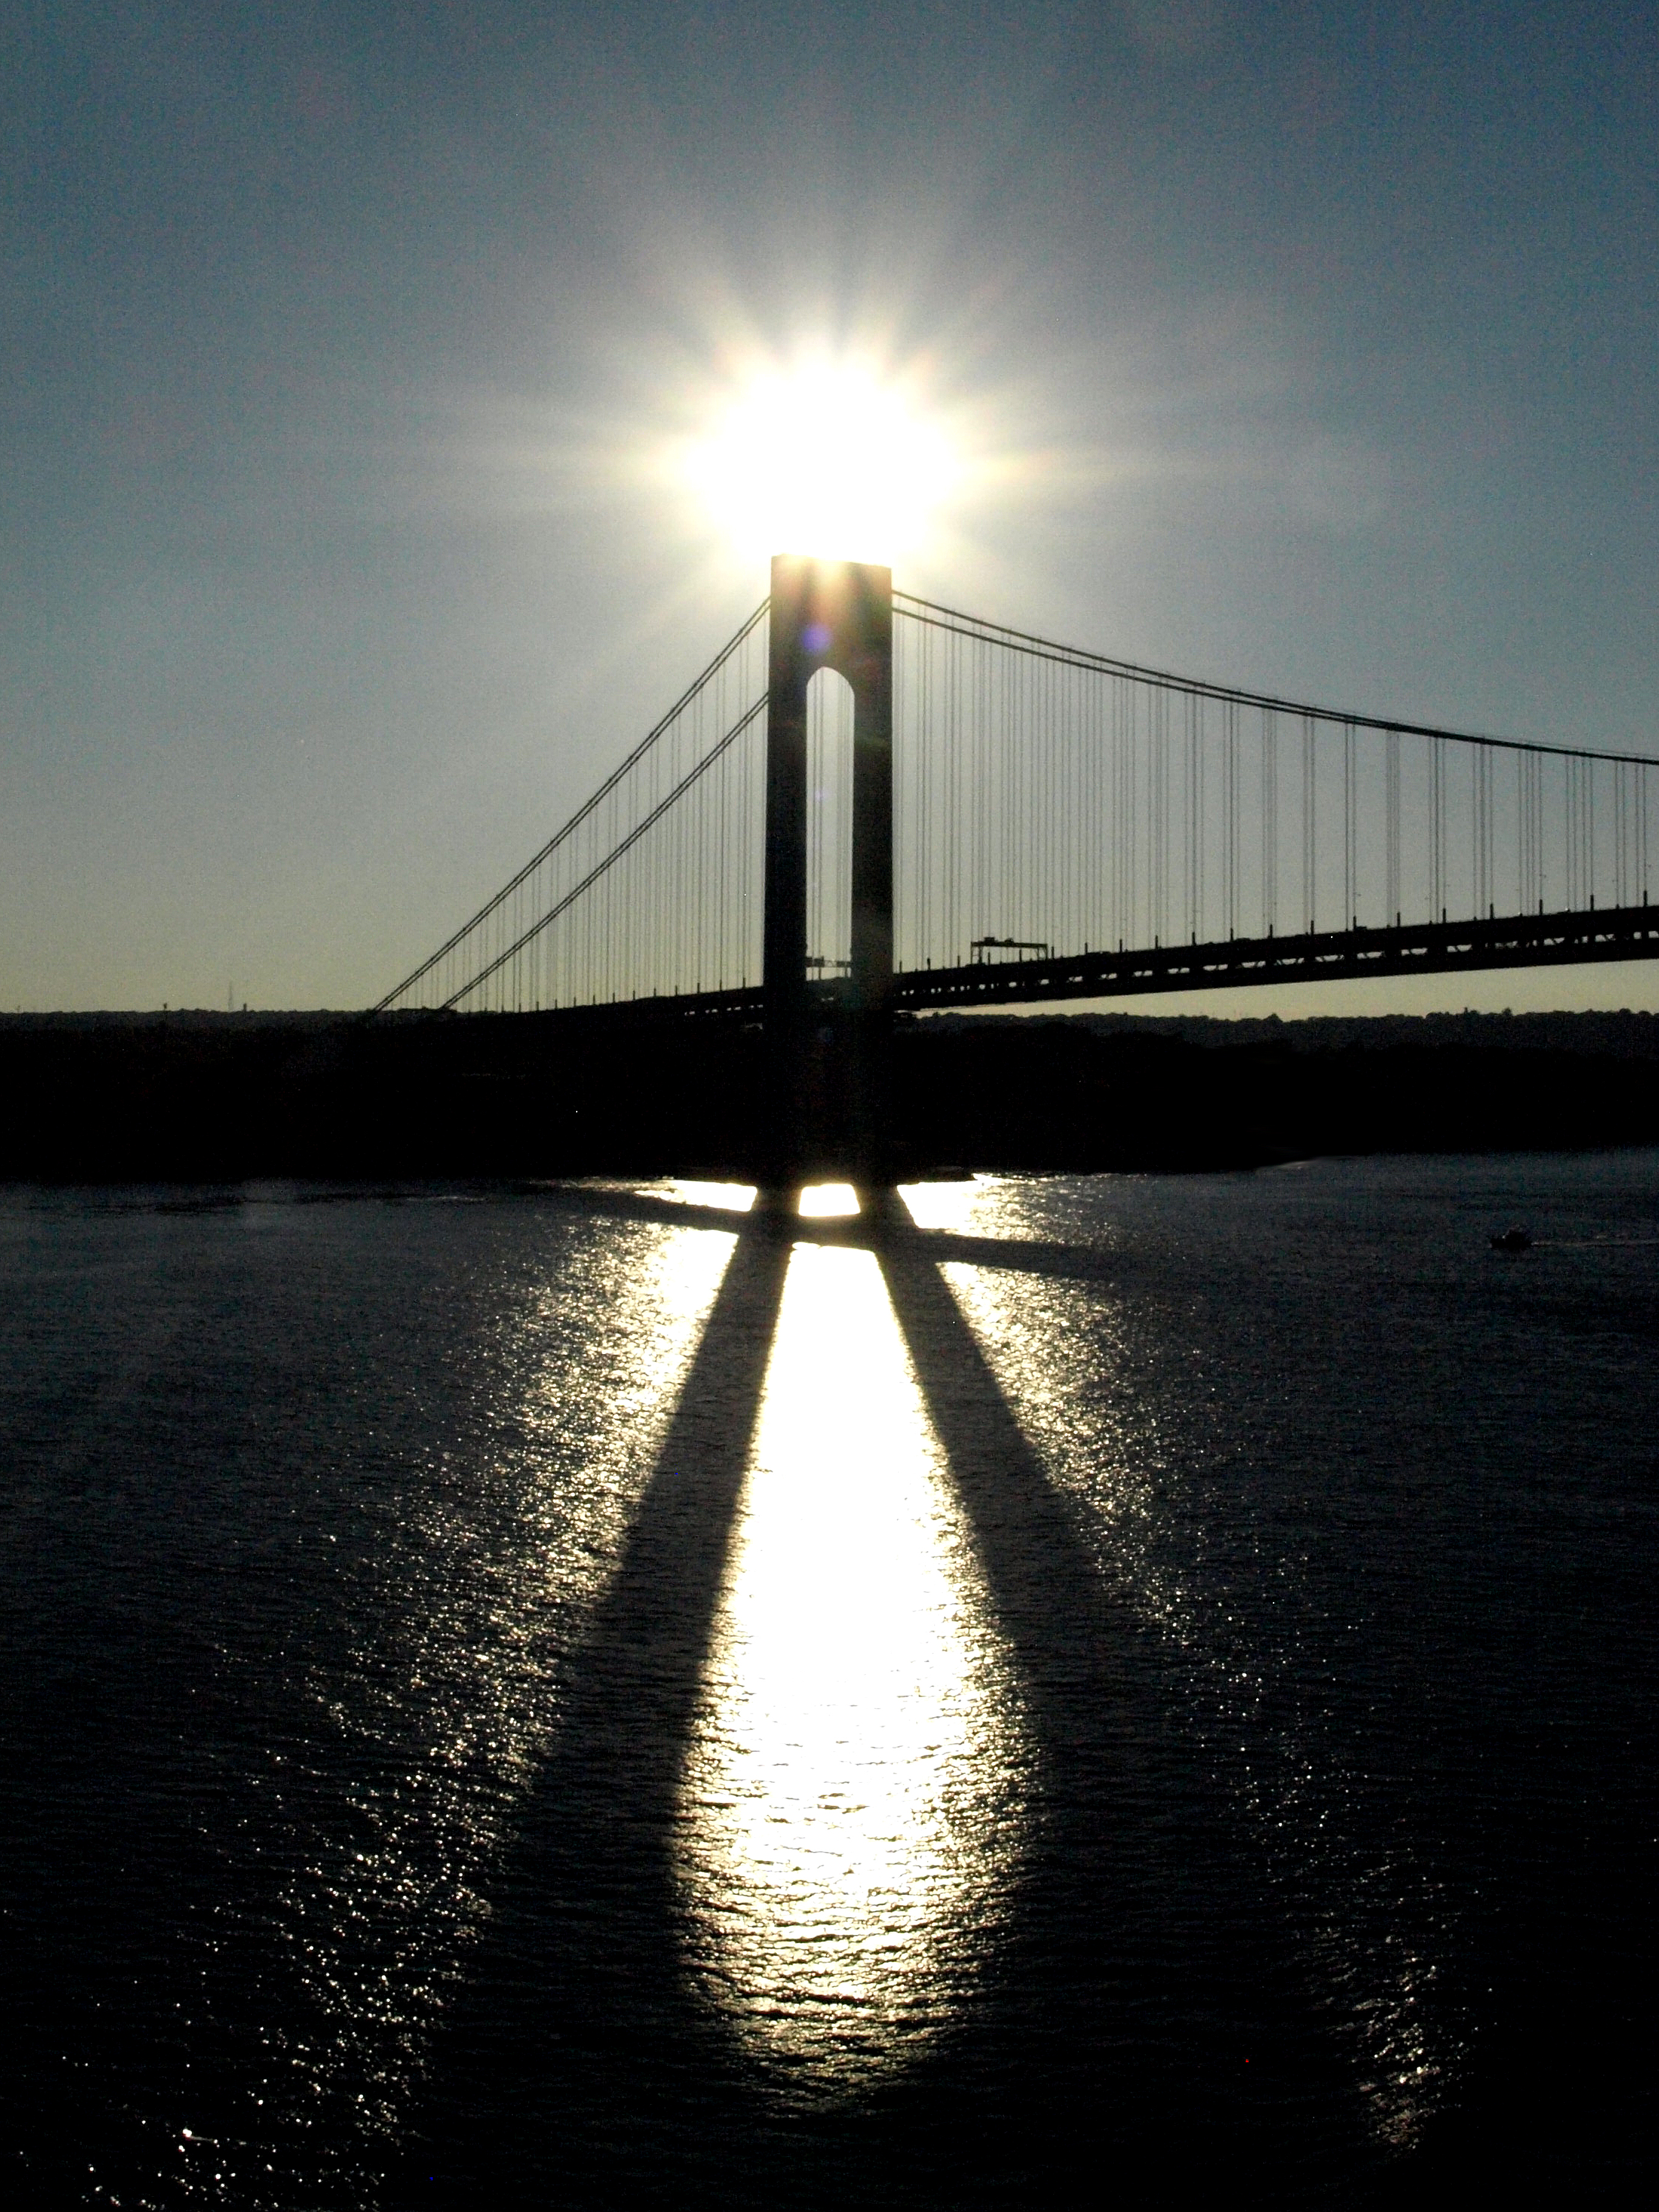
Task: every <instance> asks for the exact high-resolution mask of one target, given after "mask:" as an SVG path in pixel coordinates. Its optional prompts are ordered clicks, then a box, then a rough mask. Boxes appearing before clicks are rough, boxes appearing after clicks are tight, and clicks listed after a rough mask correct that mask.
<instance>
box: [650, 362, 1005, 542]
mask: <svg viewBox="0 0 1659 2212" xmlns="http://www.w3.org/2000/svg"><path fill="white" fill-rule="evenodd" d="M684 473H685V477H686V481H687V483H688V486H689V488H690V489H691V490H692V491H693V492H694V493H695V495H696V497H697V499H698V501H699V502H700V504H701V506H702V510H703V512H704V513H705V514H706V515H707V516H708V518H709V520H711V521H712V522H713V523H714V526H715V527H716V528H717V529H718V530H719V531H720V533H721V534H722V536H724V537H725V538H727V539H728V540H729V542H730V544H731V546H732V550H733V552H735V553H736V554H737V555H738V557H739V558H740V559H742V560H744V561H745V562H750V561H760V560H763V559H765V558H766V557H767V556H769V555H770V554H773V553H808V554H815V555H817V556H819V557H820V558H822V559H827V560H842V561H878V562H886V563H889V564H891V563H892V562H895V561H898V560H902V559H904V558H905V557H907V556H914V555H915V554H916V553H917V552H918V551H920V550H921V549H922V548H923V547H924V546H925V545H926V544H927V540H928V538H929V536H930V534H931V532H933V530H934V529H935V527H936V526H937V523H938V520H939V514H940V512H941V510H942V509H943V507H945V504H946V503H947V502H948V501H949V500H950V498H951V495H952V493H953V492H954V491H955V490H956V489H957V484H958V483H959V480H960V478H961V477H962V474H963V465H962V460H961V458H960V456H959V455H958V453H957V451H956V449H955V447H954V445H953V443H952V441H951V437H950V435H949V433H948V432H947V430H946V429H945V427H944V425H943V423H942V422H939V420H938V419H937V418H936V417H930V416H928V415H927V413H925V412H924V411H923V410H921V407H920V406H919V405H918V404H916V401H915V398H913V396H912V395H911V393H910V392H908V391H907V390H906V389H905V387H904V386H903V385H902V383H900V382H898V381H893V380H884V379H883V378H882V377H881V376H880V375H879V374H878V373H877V371H876V370H875V369H874V368H870V367H867V366H865V365H863V364H861V363H859V362H845V361H836V360H830V359H820V360H813V361H807V362H798V363H795V364H793V365H791V366H787V367H767V368H760V369H757V370H755V371H754V372H752V373H751V374H750V375H748V376H747V377H746V378H745V379H744V380H743V382H742V383H741V384H740V385H739V386H738V388H737V389H736V390H734V391H732V390H728V392H726V395H725V396H724V398H722V399H721V400H720V402H719V403H718V404H717V405H716V408H715V410H714V416H713V420H712V421H711V422H710V424H709V426H708V429H707V431H706V432H705V433H704V434H703V435H701V436H699V437H697V438H695V439H693V440H691V441H690V442H689V443H688V445H687V447H686V448H685V453H684Z"/></svg>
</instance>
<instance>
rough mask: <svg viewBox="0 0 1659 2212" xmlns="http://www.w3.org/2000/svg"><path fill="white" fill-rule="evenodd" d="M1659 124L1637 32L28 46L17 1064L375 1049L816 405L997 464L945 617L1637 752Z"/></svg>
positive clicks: (1207, 24)
mask: <svg viewBox="0 0 1659 2212" xmlns="http://www.w3.org/2000/svg"><path fill="white" fill-rule="evenodd" d="M1656 91H1659V16H1656V10H1655V9H1654V8H1653V7H1651V6H1635V5H1627V4H1622V3H1621V0H1601V4H1598V5H1595V6H1589V5H1584V6H1575V5H1567V4H1559V5H1548V4H1544V5H1540V4H1538V0H1532V4H1529V5H1518V4H1507V0H1488V3H1487V4H1484V5H1478V6H1477V5H1460V4H1456V0H1441V3H1440V4H1437V5H1432V6H1414V5H1394V6H1386V5H1372V6H1362V5H1340V4H1328V5H1323V6H1313V5H1297V4H1294V0H1289V4H1282V5H1278V6H1274V7H1273V8H1262V7H1249V8H1247V7H1244V6H1242V5H1235V4H1231V0H1097V4H1094V5H1089V6H1083V5H1068V4H1059V0H1056V4H1053V5H1043V4H1029V0H1028V4H1024V5H1021V4H1018V0H1016V4H1003V5H1000V6H995V7H993V6H988V5H975V4H956V0H890V4H885V5H884V6H882V7H880V8H874V7H867V6H855V5H850V4H841V5H837V4H820V5H817V6H812V7H805V6H796V5H787V4H782V3H781V0H777V4H764V0H752V3H751V4H748V5H742V6H739V5H726V4H720V0H690V3H689V4H681V5H677V6H665V5H658V6H633V5H629V4H626V0H623V4H612V5H610V6H607V7H606V8H605V9H603V10H599V9H584V8H566V7H560V6H557V5H550V6H543V7H536V8H531V7H520V6H511V5H506V4H501V5H489V4H477V5H473V4H468V0H454V4H452V5H435V4H426V5H422V4H419V0H410V4H403V5H398V6H396V7H393V6H391V5H377V4H374V0H356V4H353V5H351V6H349V7H342V6H337V7H332V8H325V7H321V6H301V5H294V6H288V5H283V4H280V0H279V4H274V5H264V6H259V7H253V6H243V5H239V4H237V0H213V4H211V5H202V6H196V5H189V4H176V5H149V6H146V5H142V4H136V0H133V3H132V4H125V5H109V6H99V5H93V4H82V5H69V6H62V5H52V4H50V0H15V3H14V5H13V6H12V7H11V8H9V9H7V10H5V11H4V15H3V22H0V112H3V118H4V130H3V157H0V158H3V163H4V168H3V188H0V189H3V197H0V222H3V234H0V501H3V517H4V529H3V553H0V777H3V807H0V1004H3V1005H5V1006H25V1007H53V1006H159V1005H161V1003H162V1002H164V1001H166V1002H169V1003H171V1004H173V1005H174V1006H177V1005H180V1004H185V1005H221V1006H222V1005H223V1004H224V1003H225V1002H226V998H227V993H228V991H232V990H234V997H235V999H236V1000H237V1001H238V1002H239V1003H240V1001H242V1000H247V1001H249V1002H250V1003H252V1004H254V1005H261V1006H319V1005H334V1006H351V1005H359V1004H362V1003H364V1002H365V1001H367V1000H371V999H373V998H374V997H377V996H378V995H379V994H380V993H381V991H383V990H384V989H386V987H389V986H390V985H391V984H392V982H394V981H397V980H398V977H399V976H400V975H402V974H403V973H404V971H405V970H406V969H409V968H410V967H411V966H413V965H414V963H415V962H416V959H417V958H419V957H421V955H422V954H423V953H424V952H425V951H428V950H429V949H431V947H432V945H434V944H435V942H436V940H437V939H440V938H441V937H442V936H444V935H446V934H447V932H448V930H449V928H450V927H452V926H453V924H454V923H455V922H456V921H459V920H460V919H462V918H464V916H465V914H467V913H468V912H470V911H471V908H473V907H474V906H475V905H477V903H478V902H480V901H481V900H482V898H483V896H486V895H487V894H488V893H489V891H490V890H493V889H494V888H495V885H496V884H498V883H499V882H500V881H501V880H502V879H503V878H505V877H506V876H507V874H508V873H510V872H512V870H513V868H514V867H515V866H517V865H518V863H519V862H520V860H522V859H524V858H525V857H526V856H527V854H528V853H529V851H530V850H531V849H532V848H534V846H535V845H536V844H538V842H540V841H541V839H542V838H543V836H545V835H546V834H547V833H548V832H549V831H550V829H552V828H554V827H556V824H557V823H558V822H559V821H560V820H561V819H562V818H563V817H564V815H565V814H566V813H568V811H569V810H570V808H571V807H572V806H573V805H575V804H576V803H577V802H578V801H579V800H580V799H581V798H582V797H584V796H585V795H586V792H587V790H588V789H589V788H590V787H591V786H592V784H593V783H594V782H595V781H597V780H598V778H599V776H600V775H602V774H603V773H604V772H605V770H606V769H608V768H609V767H610V766H611V764H612V763H614V762H615V761H616V760H617V758H618V757H620V756H621V754H622V753H623V751H624V750H626V749H627V748H628V747H629V745H630V744H632V743H633V742H634V741H635V739H636V738H638V737H639V736H640V735H641V733H642V732H643V731H644V729H645V728H646V727H647V726H648V725H649V724H650V723H651V722H652V721H653V720H655V718H656V716H657V714H658V713H659V712H660V711H661V709H662V708H664V707H665V706H666V704H667V703H668V702H669V701H670V700H671V698H672V697H673V696H676V695H677V693H678V691H679V690H681V689H682V688H683V686H684V683H685V682H686V680H687V679H688V678H689V677H690V675H691V674H692V673H694V672H695V671H696V668H697V667H698V666H700V665H702V662H703V661H704V660H706V659H708V656H709V654H710V653H712V651H713V650H714V647H715V646H716V645H717V644H718V643H719V642H720V639H721V638H722V637H723V636H724V635H726V634H727V633H729V631H730V630H731V629H732V628H734V627H735V625H736V623H737V622H738V620H739V619H740V618H741V617H742V616H743V615H744V614H745V613H746V612H747V611H748V610H749V608H750V606H752V605H754V604H755V602H756V601H757V600H758V599H759V598H760V597H761V596H762V594H763V591H764V589H765V575H764V572H763V568H761V567H760V566H758V565H756V564H753V563H752V562H742V561H739V560H738V558H737V557H736V556H735V555H734V554H733V553H732V550H731V549H730V548H729V547H728V546H726V544H724V543H723V542H722V541H721V539H720V537H719V535H718V533H717V532H714V530H712V529H711V527H710V526H708V522H707V520H706V519H705V518H703V517H702V516H701V515H700V514H699V513H697V512H696V509H695V505H694V503H693V502H691V501H689V500H688V498H687V496H686V495H685V493H684V489H683V488H682V487H681V486H680V485H679V484H678V482H677V480H676V479H675V478H674V477H673V475H672V472H671V471H670V470H669V469H668V467H667V466H666V465H665V460H664V454H665V450H666V449H667V447H668V446H669V444H670V443H671V441H672V440H673V439H675V438H676V437H678V436H681V435H684V434H685V433H687V432H688V431H690V430H694V429H695V428H696V425H697V423H698V422H699V421H700V419H703V418H705V417H707V416H708V412H709V410H710V409H711V408H712V406H713V405H714V403H715V401H716V399H717V398H718V396H719V394H720V392H721V391H722V390H723V389H724V388H725V386H726V384H727V383H728V382H729V380H730V378H731V376H732V374H733V372H734V364H738V363H740V362H743V361H744V360H748V359H751V358H753V357H756V356H760V355H766V354H771V355H774V356H787V355H788V354H789V353H790V352H791V351H792V350H798V349H802V348H811V347H818V348H827V349H829V350H832V351H834V350H836V349H842V350H850V351H855V352H858V353H860V355H862V356H866V357H870V358H874V359H877V360H878V361H879V362H881V363H882V364H884V366H886V367H888V368H891V369H892V370H893V371H894V372H895V373H902V374H903V375H904V376H905V377H906V378H907V379H908V380H909V382H910V384H911V386H913V387H914V388H915V389H916V390H918V391H921V392H925V393H926V394H927V395H928V397H929V399H930V403H931V404H933V405H934V406H936V407H937V408H938V409H939V410H940V412H941V414H942V416H944V417H945V419H946V420H948V421H949V422H951V423H952V424H953V425H954V426H956V427H957V429H958V431H959V433H960V435H962V436H963V437H964V438H965V439H967V440H968V441H969V442H970V443H971V444H972V446H973V448H974V450H975V453H977V454H978V455H979V457H980V458H981V461H982V462H983V463H984V464H985V466H984V468H983V469H982V471H981V478H980V479H979V480H978V481H979V488H978V489H976V490H975V492H974V494H973V495H972V496H971V497H969V498H966V499H964V501H963V502H962V503H961V504H960V507H959V510H958V511H957V512H955V513H953V514H952V515H951V527H950V528H949V529H948V530H947V531H945V532H941V533H940V535H939V538H938V540H937V542H935V543H934V544H932V545H930V546H929V547H928V548H927V550H926V551H924V552H921V553H920V554H919V555H918V556H917V557H916V559H915V561H914V562H910V563H908V564H907V566H906V567H905V568H904V569H903V570H902V572H901V575H900V580H901V581H902V582H903V583H905V584H907V585H908V586H910V587H911V588H912V589H915V590H918V591H921V592H925V593H927V594H928V595H930V596H933V597H936V598H939V599H945V600H947V601H949V602H951V603H952V604H956V605H966V606H968V607H970V608H972V609H973V610H975V611H977V612H981V613H983V614H986V615H987V616H990V617H995V618H998V619H1000V620H1004V621H1007V622H1011V623H1017V624H1019V625H1021V626H1023V627H1027V628H1031V629H1040V630H1043V631H1045V632H1047V633H1048V634H1050V635H1059V636H1061V637H1066V638H1069V639H1072V640H1074V641H1079V642H1081V643H1086V644H1089V645H1092V646H1096V647H1099V648H1100V649H1102V650H1103V651H1106V652H1109V653H1118V654H1122V655H1125V656H1127V657H1130V658H1133V659H1139V660H1143V661H1146V662H1150V663H1152V664H1154V665H1163V666H1168V667H1175V668H1177V669H1182V670H1185V671H1191V672H1194V673H1199V674H1204V675H1208V676H1213V677H1218V678H1223V679H1225V680H1229V681H1231V682H1234V683H1238V684H1248V685H1252V686H1259V687H1261V688H1262V689H1264V690H1270V691H1273V692H1275V693H1278V694H1280V695H1288V696H1308V697H1313V698H1316V699H1319V700H1322V701H1326V702H1332V703H1334V704H1338V705H1341V706H1345V707H1351V708H1356V709H1360V710H1368V711H1373V712H1383V713H1388V714H1396V715H1399V716H1401V717H1404V718H1408V719H1412V720H1431V721H1435V722H1438V723H1442V724H1445V725H1449V726H1456V727H1463V728H1472V729H1480V730H1486V731H1496V732H1506V733H1510V734H1513V735H1516V736H1523V737H1536V738H1560V739H1565V740H1571V741H1573V742H1577V743H1582V744H1591V745H1606V746H1610V747H1616V748H1621V749H1631V750H1641V751H1654V752H1656V753H1659V622H1656V605H1659V591H1656V586H1659V534H1656V521H1659V495H1656V471H1655V460H1656V445H1659V427H1656V426H1659V415H1656V404H1655V403H1656V398H1659V342H1656V340H1659V331H1656V304H1659V301H1656V293H1659V220H1656V216H1659V103H1656ZM1656 968H1659V963H1656ZM1425 988H1426V987H1422V986H1419V987H1418V989H1419V997H1418V998H1417V999H1416V1000H1412V1001H1411V1002H1410V1003H1413V1004H1428V1003H1447V1004H1451V1005H1456V1006H1461V1005H1463V1004H1466V1003H1467V1004H1479V1005H1510V1004H1514V1005H1517V1006H1519V1005H1522V1004H1525V1005H1545V1006H1553V1005H1568V1004H1590V1003H1595V1004H1608V1003H1611V1004H1613V1005H1659V973H1655V972H1653V971H1650V970H1649V969H1645V968H1637V969H1608V970H1606V971H1582V972H1581V973H1579V974H1577V975H1556V976H1546V977H1543V978H1540V979H1527V978H1522V977H1505V976H1499V977H1496V978H1493V979H1492V982H1491V985H1490V987H1488V986H1487V985H1486V984H1476V983H1472V982H1470V981H1467V980H1465V979H1461V978H1459V979H1452V980H1451V981H1449V982H1447V983H1445V984H1443V985H1441V986H1439V987H1437V988H1436V989H1435V990H1433V991H1431V992H1430V993H1429V995H1428V996H1427V997H1426V998H1425V997H1423V996H1421V995H1420V994H1421V993H1422V992H1423V990H1424V989H1425ZM1277 995H1279V998H1280V1000H1281V1006H1280V1011H1281V1012H1285V1013H1291V1012H1300V1011H1307V1012H1313V1011H1317V1010H1322V1009H1325V1008H1327V1007H1328V1006H1339V1005H1340V1006H1342V1007H1343V1008H1344V1009H1354V1010H1358V1008H1359V1007H1360V1006H1362V1004H1375V1005H1377V1006H1383V1005H1397V1004H1401V1003H1406V1001H1403V1000H1401V999H1400V998H1399V997H1398V996H1395V997H1392V998H1390V997H1386V996H1385V995H1384V994H1383V993H1381V992H1380V991H1377V992H1373V993H1372V994H1370V998H1369V999H1366V1000H1363V1001H1362V1000H1360V999H1358V998H1357V997H1355V996H1354V995H1352V994H1350V995H1348V996H1346V997H1342V996H1340V995H1339V994H1334V993H1326V994H1322V995H1319V996H1316V995H1315V994H1313V993H1312V992H1304V993H1300V994H1297V993H1285V994H1277ZM1265 1001H1266V994H1252V995H1251V998H1250V1000H1249V1011H1250V1012H1261V1011H1265ZM1189 1003H1190V1004H1191V1005H1192V1006H1194V1008H1196V1006H1197V1005H1198V1002H1197V1001H1192V1002H1189ZM1206 1010H1208V1011H1224V1010H1225V1009H1224V1008H1222V1007H1220V1006H1217V1005H1216V1004H1215V1003H1214V1002H1213V1001H1212V1002H1209V1004H1208V1006H1207V1007H1206Z"/></svg>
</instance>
